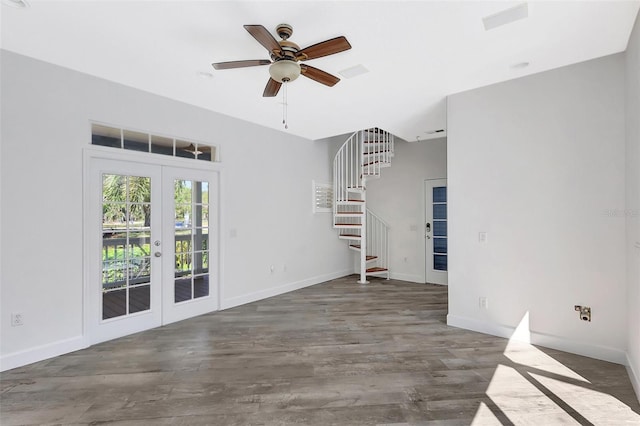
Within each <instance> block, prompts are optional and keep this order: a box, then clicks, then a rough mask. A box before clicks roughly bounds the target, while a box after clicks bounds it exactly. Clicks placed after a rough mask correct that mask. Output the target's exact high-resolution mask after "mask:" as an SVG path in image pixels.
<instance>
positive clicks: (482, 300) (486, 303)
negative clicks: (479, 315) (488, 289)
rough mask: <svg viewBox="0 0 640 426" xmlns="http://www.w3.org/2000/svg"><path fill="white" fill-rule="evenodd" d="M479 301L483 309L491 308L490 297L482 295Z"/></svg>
mask: <svg viewBox="0 0 640 426" xmlns="http://www.w3.org/2000/svg"><path fill="white" fill-rule="evenodd" d="M478 303H479V305H480V308H482V309H489V298H488V297H481V298H480V299H479V300H478Z"/></svg>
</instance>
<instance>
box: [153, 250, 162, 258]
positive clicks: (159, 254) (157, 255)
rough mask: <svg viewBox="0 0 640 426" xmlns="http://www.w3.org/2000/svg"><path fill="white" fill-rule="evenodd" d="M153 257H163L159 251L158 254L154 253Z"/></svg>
mask: <svg viewBox="0 0 640 426" xmlns="http://www.w3.org/2000/svg"><path fill="white" fill-rule="evenodd" d="M153 255H154V256H155V257H160V256H162V253H160V252H159V251H157V252H155V253H153Z"/></svg>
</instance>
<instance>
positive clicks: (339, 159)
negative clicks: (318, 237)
mask: <svg viewBox="0 0 640 426" xmlns="http://www.w3.org/2000/svg"><path fill="white" fill-rule="evenodd" d="M393 150H394V137H393V135H392V134H390V133H388V132H386V131H384V130H381V129H378V128H372V129H367V130H361V131H359V132H355V133H353V134H352V135H351V136H350V137H349V138H348V139H347V140H346V141H345V143H344V144H343V145H342V146H341V147H340V149H339V150H338V152H337V154H336V156H335V158H334V160H333V196H334V200H333V201H334V202H333V219H334V222H333V223H334V227H335V228H338V229H339V230H340V236H339V237H340V238H341V239H346V240H350V242H349V244H350V245H351V244H352V242H354V241H357V242H358V246H359V251H360V281H358V282H359V283H362V284H364V283H366V282H367V281H366V276H367V274H370V275H373V274H376V275H379V274H380V273H382V272H385V271H386V274H387V278H389V273H388V266H389V265H388V257H389V256H388V227H387V226H386V224H384V222H383V221H381V220H380V219H379V218H378V217H377V216H375V215H370V214H369V213H370V212H368V210H367V208H366V182H367V179H372V178H377V177H379V176H380V170H381V168H383V167H388V166H389V165H390V163H391V157H392V156H393ZM369 220H371V221H372V223H373V225H372V226H369V224H368V223H369ZM370 234H373V235H376V238H377V240H376V241H375V242H372V244H373V245H372V246H371V247H369V245H368V244H369V240H370V238H369V237H368V235H370ZM383 235H384V237H383ZM380 244H384V246H382V245H380ZM352 247H353V245H352ZM367 256H377V259H379V260H377V261H376V266H375V267H372V268H367ZM380 262H382V263H380Z"/></svg>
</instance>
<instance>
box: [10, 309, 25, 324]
mask: <svg viewBox="0 0 640 426" xmlns="http://www.w3.org/2000/svg"><path fill="white" fill-rule="evenodd" d="M23 324H24V317H23V316H22V314H21V313H18V312H16V313H13V314H11V326H12V327H17V326H19V325H23Z"/></svg>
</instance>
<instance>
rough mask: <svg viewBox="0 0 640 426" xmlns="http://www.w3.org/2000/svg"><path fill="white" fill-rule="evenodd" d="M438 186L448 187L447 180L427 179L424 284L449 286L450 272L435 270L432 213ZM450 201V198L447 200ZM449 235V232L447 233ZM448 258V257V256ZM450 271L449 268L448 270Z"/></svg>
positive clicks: (423, 231) (425, 191) (423, 228)
mask: <svg viewBox="0 0 640 426" xmlns="http://www.w3.org/2000/svg"><path fill="white" fill-rule="evenodd" d="M437 186H445V187H446V186H447V179H446V178H441V179H425V181H424V222H423V224H422V236H423V238H424V247H425V258H424V260H425V268H424V274H425V279H424V282H426V283H431V284H441V285H447V284H448V271H437V270H435V269H434V268H433V254H434V253H433V228H434V225H433V217H432V216H433V214H432V213H431V212H432V204H433V202H432V189H433V187H437ZM447 199H448V198H447ZM427 223H429V224H430V227H431V232H427ZM447 233H448V232H447ZM447 251H448V250H447ZM447 256H448V255H447ZM447 269H448V268H447Z"/></svg>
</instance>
